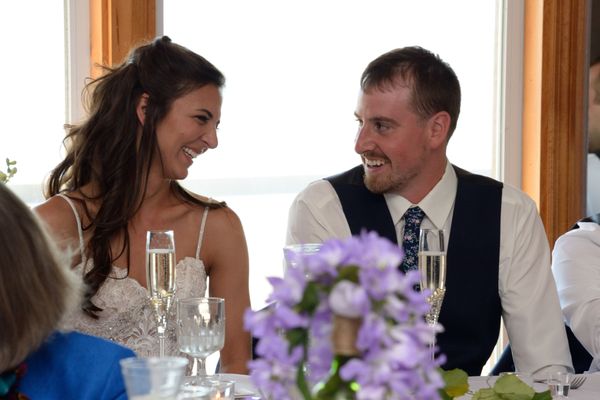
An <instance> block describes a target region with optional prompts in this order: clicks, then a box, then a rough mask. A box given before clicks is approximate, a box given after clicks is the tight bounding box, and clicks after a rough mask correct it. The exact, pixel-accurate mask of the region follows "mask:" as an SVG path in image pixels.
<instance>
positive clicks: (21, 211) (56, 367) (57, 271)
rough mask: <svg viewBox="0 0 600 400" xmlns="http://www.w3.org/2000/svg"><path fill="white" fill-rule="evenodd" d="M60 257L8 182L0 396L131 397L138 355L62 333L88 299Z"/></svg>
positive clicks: (0, 218)
mask: <svg viewBox="0 0 600 400" xmlns="http://www.w3.org/2000/svg"><path fill="white" fill-rule="evenodd" d="M60 254H61V253H59V252H58V251H57V249H56V248H55V246H54V244H53V242H52V240H51V239H49V238H48V236H47V234H46V232H45V230H44V228H43V227H42V225H41V224H40V222H39V221H38V219H37V217H35V216H34V215H33V213H32V212H31V211H30V209H29V208H28V207H27V205H25V204H24V203H23V202H22V201H21V200H20V199H19V198H18V197H17V196H16V195H15V194H14V193H12V192H11V191H10V190H9V189H8V188H7V187H6V186H5V185H4V184H2V183H0V327H1V328H0V398H1V399H4V398H9V399H12V398H19V399H21V398H29V399H67V400H68V399H87V400H99V399H107V400H108V399H127V395H126V392H125V386H124V382H123V378H122V376H121V370H120V366H119V360H121V359H123V358H126V357H133V356H135V354H134V352H133V351H131V350H130V349H128V348H126V347H123V346H120V345H118V344H116V343H112V342H110V341H108V340H105V339H101V338H98V337H94V336H89V335H84V334H81V333H76V332H64V331H61V330H60V329H59V328H60V322H61V319H62V318H63V316H64V315H66V314H67V313H68V312H69V311H70V310H72V309H74V308H78V307H79V305H80V303H81V300H82V296H81V294H82V290H81V287H82V285H81V279H80V277H78V276H77V275H75V273H74V272H72V271H71V270H70V269H69V265H70V261H68V260H67V259H66V258H65V257H62V256H61V255H60ZM19 396H25V397H19Z"/></svg>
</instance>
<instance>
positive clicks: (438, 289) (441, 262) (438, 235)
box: [418, 229, 446, 359]
mask: <svg viewBox="0 0 600 400" xmlns="http://www.w3.org/2000/svg"><path fill="white" fill-rule="evenodd" d="M418 254H419V272H420V273H421V282H420V283H421V290H425V289H428V290H429V291H430V294H429V297H428V299H427V301H428V302H429V304H430V305H431V309H430V310H429V312H428V313H427V314H426V316H425V320H426V321H427V323H428V324H429V325H431V326H435V325H436V324H437V321H438V317H439V315H440V310H441V309H442V302H443V301H444V295H445V294H446V242H445V241H444V231H443V230H442V229H421V230H420V232H419V252H418ZM433 335H434V336H433V339H432V340H431V342H430V347H431V357H432V359H433V358H434V357H435V332H434V333H433Z"/></svg>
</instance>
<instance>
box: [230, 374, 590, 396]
mask: <svg viewBox="0 0 600 400" xmlns="http://www.w3.org/2000/svg"><path fill="white" fill-rule="evenodd" d="M585 376H586V377H587V378H586V380H585V382H584V383H583V385H581V386H580V387H579V388H577V389H572V390H570V391H569V397H554V399H563V400H600V372H595V373H589V374H585ZM221 378H226V379H229V380H233V381H235V382H236V397H235V398H236V399H245V400H246V399H248V400H256V399H260V395H259V394H258V393H259V392H258V390H257V389H256V387H255V386H254V385H253V384H252V382H251V381H250V377H249V376H248V375H236V374H221ZM496 379H498V377H497V376H470V377H469V393H468V394H465V395H464V396H461V397H458V398H457V399H456V400H470V399H471V398H472V397H473V393H474V392H476V391H477V390H479V389H482V388H488V387H492V386H493V385H494V383H495V381H496ZM528 383H530V382H528ZM530 384H531V385H532V387H533V389H534V390H535V391H536V392H543V391H546V390H548V385H547V384H544V383H539V382H531V383H530Z"/></svg>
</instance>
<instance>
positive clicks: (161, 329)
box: [156, 318, 167, 357]
mask: <svg viewBox="0 0 600 400" xmlns="http://www.w3.org/2000/svg"><path fill="white" fill-rule="evenodd" d="M166 325H167V320H166V318H159V323H158V326H157V327H156V332H157V333H158V349H159V350H158V351H159V356H160V357H164V356H165V331H166V328H167V326H166Z"/></svg>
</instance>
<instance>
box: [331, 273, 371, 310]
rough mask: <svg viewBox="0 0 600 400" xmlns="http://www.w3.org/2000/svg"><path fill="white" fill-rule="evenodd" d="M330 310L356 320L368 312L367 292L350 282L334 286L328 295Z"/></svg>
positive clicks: (342, 282)
mask: <svg viewBox="0 0 600 400" xmlns="http://www.w3.org/2000/svg"><path fill="white" fill-rule="evenodd" d="M329 305H330V306H331V310H332V311H333V312H334V313H336V314H338V315H341V316H343V317H348V318H358V317H361V316H363V315H365V314H366V313H368V312H369V309H370V306H371V305H370V301H369V298H368V297H367V291H366V290H365V289H364V288H363V287H362V286H358V285H356V284H354V283H352V282H350V281H341V282H339V283H338V284H336V285H335V286H334V287H333V289H332V291H331V293H330V294H329Z"/></svg>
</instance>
